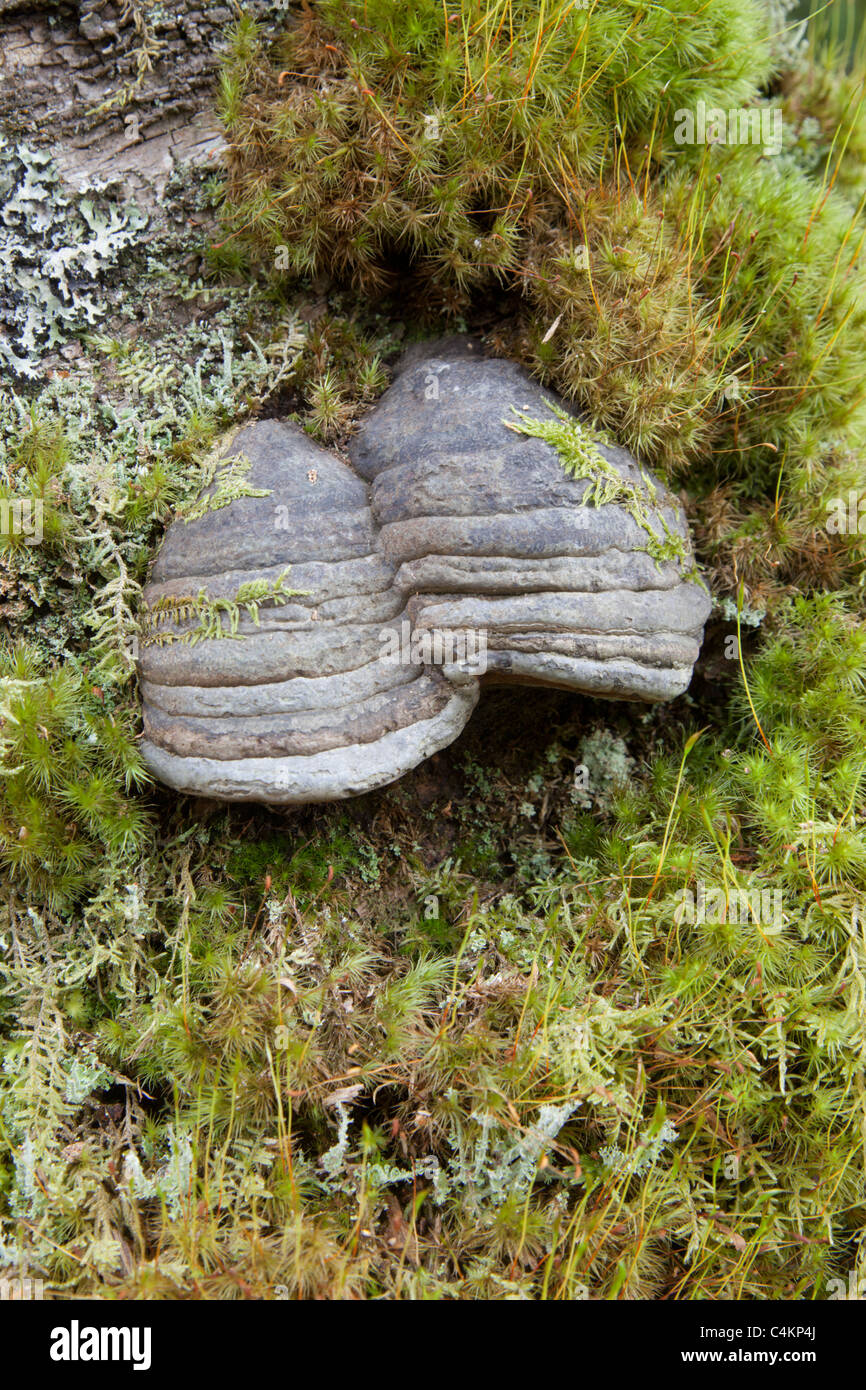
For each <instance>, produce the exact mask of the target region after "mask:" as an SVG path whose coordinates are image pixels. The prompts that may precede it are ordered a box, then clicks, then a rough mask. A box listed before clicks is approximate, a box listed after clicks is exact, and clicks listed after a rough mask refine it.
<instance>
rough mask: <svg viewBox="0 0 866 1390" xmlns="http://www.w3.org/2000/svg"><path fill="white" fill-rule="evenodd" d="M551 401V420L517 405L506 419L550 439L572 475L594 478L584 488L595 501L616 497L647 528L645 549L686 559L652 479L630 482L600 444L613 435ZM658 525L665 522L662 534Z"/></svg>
mask: <svg viewBox="0 0 866 1390" xmlns="http://www.w3.org/2000/svg"><path fill="white" fill-rule="evenodd" d="M548 405H549V406H550V410H551V412H552V414H553V417H554V418H553V419H552V420H534V419H533V418H532V417H531V416H530V415H529V414H527V412H526V411H515V414H516V415H517V417H518V418H517V420H516V421H509V420H506V422H505V423H506V425H507V426H508V428H509V429H513V430H516V431H517V432H518V433H520V434H528V435H531V436H532V437H533V438H535V439H543V440H544V441H545V442H546V443H548V444H552V445H553V447H554V449H556V451H557V453H558V454H559V456H560V459H561V460H562V464H563V467H564V468H565V470H566V472H567V473H570V474H571V476H572V478H579V479H583V478H586V479H588V480H589V481H590V482H591V483H592V486H591V487H590V488H588V489H587V492H586V494H585V497H586V499H588V500H589V502H590V503H591V504H592V506H594V507H604V506H606V505H608V504H614V503H615V504H616V505H617V506H620V507H622V508H623V509H624V510H625V511H627V512H628V514H629V516H630V517H632V518H633V519H634V521H636V522H637V524H638V526H639V527H640V528H641V530H642V531H645V532H646V534H647V537H648V543H647V546H646V549H647V550H648V551H649V553H650V554H651V555H653V556H654V557H655V558H656V561H657V562H658V561H659V560H661V559H680V560H685V556H686V550H685V544H684V542H683V538H682V536H677V535H675V534H674V533H673V531H671V528H670V527H669V526H668V524H667V522H666V520H665V518H664V516H663V515H662V513H661V512H660V511H659V510H658V508H657V507H656V506H655V503H656V500H657V498H658V489H657V488H656V485H655V483H654V482H653V481H652V479H651V478H648V477H647V475H646V474H645V473H643V474H642V475H641V477H642V479H643V488H639V487H637V486H636V484H634V483H631V482H629V480H628V479H627V478H625V477H624V476H623V474H622V473H621V472H620V471H619V469H618V468H615V467H614V465H613V464H612V463H610V462H609V461H608V460H607V459H606V458H605V456H604V454H603V453H602V452H601V450H600V449H599V448H598V445H599V444H610V443H611V441H610V440H609V439H605V437H604V435H602V434H600V433H599V432H598V431H597V430H593V429H590V428H589V427H588V426H586V425H584V424H581V422H580V421H579V420H576V419H574V417H573V416H571V415H569V414H568V413H567V412H566V411H564V410H563V409H562V407H561V406H558V405H554V404H553V402H550V401H549V402H548ZM656 526H659V527H660V528H661V534H660V532H659V531H658V530H657V529H656ZM662 536H663V537H664V539H662Z"/></svg>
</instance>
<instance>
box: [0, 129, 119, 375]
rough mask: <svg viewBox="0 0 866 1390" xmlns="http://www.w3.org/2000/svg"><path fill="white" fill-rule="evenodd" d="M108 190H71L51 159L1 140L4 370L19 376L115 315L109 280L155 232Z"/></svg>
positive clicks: (0, 349) (0, 353)
mask: <svg viewBox="0 0 866 1390" xmlns="http://www.w3.org/2000/svg"><path fill="white" fill-rule="evenodd" d="M108 187H109V185H106V184H93V185H91V186H90V187H88V188H83V189H81V190H80V191H79V192H78V193H75V192H73V191H72V190H70V189H66V188H64V186H63V185H62V184H61V181H60V177H59V175H58V173H57V170H56V168H55V166H54V163H53V161H52V159H51V156H50V154H48V153H47V152H46V151H45V150H33V149H30V148H28V146H27V145H23V144H19V145H14V146H13V145H10V144H9V143H8V142H7V141H6V140H4V139H3V137H2V136H0V259H2V263H3V276H2V278H0V363H3V364H5V365H6V366H7V367H8V368H10V369H11V370H12V371H13V372H15V373H16V374H17V375H18V376H24V377H38V376H39V375H40V369H41V364H42V360H43V358H44V356H45V354H46V353H47V352H48V351H50V350H51V349H52V348H54V347H57V346H59V345H61V344H62V343H64V342H65V341H66V340H67V339H68V338H70V337H72V336H73V335H74V334H75V333H76V332H79V331H80V330H81V329H83V328H84V327H86V326H88V325H89V326H93V325H94V324H96V323H97V322H98V321H99V319H100V318H101V317H102V315H103V314H104V313H105V312H106V309H107V308H108V304H107V302H106V295H105V288H104V281H105V276H106V274H107V272H108V271H110V270H112V269H113V268H114V267H115V266H116V265H117V263H118V260H119V257H120V254H121V252H122V251H124V250H126V249H127V248H128V247H129V246H130V245H132V243H133V242H135V241H136V239H137V238H138V236H139V233H140V232H141V231H142V229H143V228H144V227H145V226H146V224H147V218H146V217H145V216H144V215H143V214H142V213H141V212H140V211H139V210H138V209H137V208H136V207H134V206H129V207H125V208H120V207H118V206H117V205H116V204H115V203H114V202H112V201H111V200H110V199H109V198H108V197H107V196H106V190H107V188H108Z"/></svg>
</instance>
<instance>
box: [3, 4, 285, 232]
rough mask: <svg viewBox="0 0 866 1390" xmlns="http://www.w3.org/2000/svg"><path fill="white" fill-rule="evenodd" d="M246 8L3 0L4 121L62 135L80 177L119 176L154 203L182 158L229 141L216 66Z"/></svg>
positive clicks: (71, 170) (14, 131)
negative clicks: (219, 113) (220, 112)
mask: <svg viewBox="0 0 866 1390" xmlns="http://www.w3.org/2000/svg"><path fill="white" fill-rule="evenodd" d="M245 8H246V10H247V11H248V12H250V13H252V14H254V15H259V16H265V15H266V14H267V12H268V11H269V10H271V9H272V8H273V7H272V6H271V5H268V4H265V3H262V0H258V2H257V0H252V3H248V4H247V5H246V6H245ZM237 12H238V6H237V4H236V3H235V0H231V3H226V4H208V3H206V0H205V3H203V2H202V0H171V3H156V0H78V3H64V2H63V0H54V2H53V3H52V0H47V3H42V4H35V3H33V0H30V3H26V0H0V129H3V130H4V131H5V132H6V133H7V134H9V135H11V136H12V137H13V138H18V139H21V140H24V141H26V142H27V143H29V144H31V145H46V146H50V147H51V149H52V152H53V154H54V156H55V161H56V164H57V167H58V169H59V171H60V173H61V175H62V176H63V177H64V178H65V179H66V180H68V181H69V182H70V183H71V184H73V185H75V184H80V183H84V182H89V181H92V180H96V179H100V180H118V181H119V182H120V183H121V185H122V187H123V188H124V190H125V191H126V192H127V193H128V194H129V195H130V196H135V197H136V198H137V200H138V201H139V203H140V204H141V205H142V206H145V207H146V206H147V205H148V204H149V203H152V202H154V201H158V200H159V198H160V197H161V196H162V192H163V190H164V188H165V184H166V181H167V180H168V178H169V176H170V175H171V173H172V171H173V170H174V168H175V166H176V165H177V164H179V163H183V162H187V161H190V162H192V163H206V162H208V161H209V160H212V159H214V158H215V157H216V156H218V154H219V152H220V149H221V147H222V139H221V134H220V130H219V126H218V124H217V121H216V118H215V115H214V111H213V101H212V93H213V85H214V75H215V72H216V69H217V66H218V63H219V60H220V55H221V52H222V49H223V47H224V44H225V37H226V32H227V30H228V29H229V27H230V26H231V24H232V22H233V20H234V19H235V18H236V15H237Z"/></svg>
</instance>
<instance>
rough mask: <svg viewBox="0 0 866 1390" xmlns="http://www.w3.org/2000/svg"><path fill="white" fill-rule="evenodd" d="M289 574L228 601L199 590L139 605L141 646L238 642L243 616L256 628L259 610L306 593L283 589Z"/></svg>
mask: <svg viewBox="0 0 866 1390" xmlns="http://www.w3.org/2000/svg"><path fill="white" fill-rule="evenodd" d="M237 495H238V496H242V497H249V496H251V495H255V496H263V495H265V494H262V493H256V494H251V493H249V492H243V493H239V494H237ZM230 500H234V499H233V498H229V499H227V500H225V501H222V502H220V504H219V505H220V506H227V505H228V501H230ZM288 574H289V571H288V569H285V570H283V572H282V574H281V575H280V577H279V579H274V580H269V579H251V580H247V581H246V582H245V583H244V584H241V585H240V586H239V588H238V590H237V593H236V594H235V596H234V598H231V599H229V598H209V597H208V594H207V590H206V589H204V588H202V589H199V591H198V594H196V595H192V594H187V595H180V596H178V595H174V594H172V595H167V594H166V595H163V597H162V598H158V599H157V600H156V602H155V603H153V604H147V603H142V605H141V609H140V614H141V634H142V635H141V644H142V646H143V647H149V646H157V647H162V646H166V645H168V644H170V643H172V642H183V643H186V644H187V645H188V646H190V647H194V646H195V645H196V643H197V642H206V641H207V642H213V641H218V640H219V639H220V638H224V637H233V638H237V639H238V640H240V639H241V638H242V636H243V634H242V633H240V632H238V624H239V623H240V620H241V616H242V615H243V614H244V613H246V614H247V616H248V617H249V618H251V619H252V622H253V624H254V626H255V627H258V626H259V609H260V608H268V607H274V608H279V607H281V606H282V605H284V604H286V603H288V601H289V599H291V598H297V597H299V596H301V595H306V594H307V593H308V592H309V590H306V589H289V588H288V587H287V586H286V579H287V578H288ZM193 621H195V627H190V628H186V629H185V630H184V631H181V632H175V631H171V632H166V631H164V627H165V625H166V624H168V623H171V624H172V626H173V627H180V626H181V625H182V624H183V623H191V622H193Z"/></svg>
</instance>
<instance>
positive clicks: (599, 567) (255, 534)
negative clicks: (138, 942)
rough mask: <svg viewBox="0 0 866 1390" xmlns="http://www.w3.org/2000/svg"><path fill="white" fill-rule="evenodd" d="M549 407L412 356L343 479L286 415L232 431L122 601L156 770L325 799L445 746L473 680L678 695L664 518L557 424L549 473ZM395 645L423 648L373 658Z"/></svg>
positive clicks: (589, 443) (689, 640) (696, 633)
mask: <svg viewBox="0 0 866 1390" xmlns="http://www.w3.org/2000/svg"><path fill="white" fill-rule="evenodd" d="M553 405H554V411H553V412H551V409H550V402H549V400H548V397H547V395H546V394H545V393H543V392H542V391H541V390H540V389H539V387H538V386H537V385H535V384H534V383H533V382H532V381H531V380H529V379H528V378H527V377H526V376H525V374H524V373H523V372H522V371H521V370H520V369H519V368H518V367H516V366H515V365H514V364H513V363H511V362H505V361H498V360H490V359H483V358H481V357H479V355H478V353H477V351H473V349H472V348H471V347H470V346H469V345H468V344H462V345H460V346H451V345H448V346H445V347H443V348H441V349H439V350H438V351H435V350H434V351H433V352H432V355H431V348H430V345H427V346H426V347H425V348H422V349H421V350H415V351H414V352H410V353H409V354H407V357H406V358H405V359H404V363H403V366H402V369H401V371H400V373H399V375H398V377H397V379H396V381H395V382H394V384H393V385H392V386H391V387H390V389H389V390H388V391H386V393H385V395H384V396H383V397H382V399H381V400H380V401H379V402H378V404H377V405H376V406H375V407H374V408H373V410H372V411H371V412H370V414H369V416H368V417H367V419H366V421H365V423H364V425H363V427H362V429H361V430H360V432H359V433H358V435H357V436H356V438H355V439H354V441H353V444H352V447H351V449H350V458H351V466H350V465H349V464H347V463H344V462H343V461H342V460H341V459H339V458H337V457H336V456H335V455H333V454H331V453H329V452H327V451H326V450H324V449H322V448H320V447H319V446H318V445H316V444H315V443H313V442H312V440H310V439H309V438H308V436H307V435H306V434H305V433H304V432H303V430H301V429H299V428H297V427H296V426H294V425H289V424H283V423H280V422H278V421H273V420H268V421H260V422H257V423H255V424H252V425H248V426H246V427H245V428H243V429H242V430H241V431H240V432H239V433H238V434H237V435H236V436H235V438H234V440H233V441H232V444H231V446H230V449H229V451H227V453H226V454H225V455H224V458H225V463H222V461H221V463H220V465H219V468H218V472H217V476H216V478H215V479H214V480H212V481H211V482H210V483H209V484H208V487H206V488H205V490H204V492H203V494H202V497H201V498H200V499H199V501H198V502H197V503H196V504H194V506H193V507H192V508H191V509H188V511H187V514H186V515H185V516H184V517H183V518H181V519H179V520H178V521H176V522H175V523H174V524H173V525H172V526H171V527H170V528H169V530H168V533H167V535H166V538H165V542H164V544H163V546H162V549H161V551H160V554H159V556H158V557H157V560H156V563H155V565H154V568H153V574H152V577H151V582H150V583H149V584H148V586H147V588H146V590H145V596H144V597H145V615H144V621H143V634H142V643H141V657H140V673H141V684H142V696H143V703H144V731H145V741H144V743H143V753H144V757H145V761H146V762H147V764H148V766H149V767H150V768H151V770H152V771H153V772H154V773H155V775H156V776H157V777H159V778H160V779H161V780H162V781H163V782H166V783H168V785H169V786H172V787H175V788H177V789H178V790H180V791H184V792H193V793H197V794H199V795H206V796H212V797H218V798H221V799H224V800H232V801H266V802H305V801H328V800H331V799H337V798H341V797H347V796H354V795H358V794H360V793H362V792H365V791H370V790H372V789H373V788H375V787H381V786H384V785H385V784H387V783H388V782H392V781H394V780H395V779H396V778H398V777H400V776H402V775H403V773H405V772H407V771H409V769H410V768H413V767H415V766H416V765H417V764H418V763H419V762H421V761H422V760H423V759H424V758H427V757H429V756H430V754H432V753H434V752H436V751H437V750H438V749H440V748H443V747H445V746H446V745H447V744H449V743H451V742H452V740H453V739H455V738H456V737H457V736H458V734H459V733H460V732H461V731H462V729H463V728H464V727H465V725H466V722H467V720H468V719H469V716H470V714H471V713H472V710H473V708H474V707H475V704H476V703H477V700H478V695H479V689H480V684H481V682H482V681H498V682H505V681H516V682H524V683H525V682H533V683H538V684H542V685H551V686H558V687H561V688H563V689H566V690H576V691H584V692H588V693H590V694H593V695H604V696H609V697H610V698H612V699H620V700H666V699H671V698H672V697H674V696H676V695H679V694H681V693H682V692H683V691H684V690H685V689H686V687H687V686H688V684H689V681H690V679H691V674H692V668H693V666H694V662H695V659H696V657H697V655H698V651H699V649H700V642H701V638H702V635H703V625H704V622H705V621H706V618H707V615H708V613H709V608H710V603H709V599H708V596H707V594H706V592H705V590H704V588H703V587H702V585H701V584H700V582H699V581H697V580H696V578H695V577H694V569H693V562H692V559H691V548H690V544H689V536H688V530H687V527H686V523H685V519H684V517H683V514H682V509H681V508H680V507H679V505H678V503H677V502H676V501H675V499H674V498H672V497H671V496H670V495H669V494H668V493H666V492H665V490H664V489H663V488H662V486H661V485H660V484H655V483H652V482H650V481H649V480H648V479H647V478H646V476H645V475H644V474H643V473H642V472H641V470H640V469H639V467H638V465H637V464H636V462H635V460H634V459H633V458H632V457H631V455H630V454H629V453H627V451H626V450H624V449H620V448H617V447H615V446H613V445H607V444H605V443H602V442H599V440H598V439H597V437H596V436H593V435H591V434H590V433H589V432H588V431H587V432H586V436H585V438H584V437H583V436H582V435H581V434H580V432H579V431H580V426H579V425H577V424H575V428H576V429H577V431H578V433H577V434H576V435H573V436H572V443H573V444H574V447H575V449H576V450H577V454H576V457H577V459H578V461H579V465H580V466H579V467H578V466H575V467H572V468H571V469H569V466H568V463H569V460H568V455H567V451H566V452H564V453H562V454H561V453H559V452H558V451H557V448H555V447H554V445H553V444H552V443H551V442H550V440H551V439H552V438H553V439H555V438H557V436H556V435H555V434H551V432H550V430H549V429H548V428H547V427H546V426H545V424H544V422H545V421H547V422H550V421H553V422H554V424H555V425H556V424H557V423H558V424H559V426H560V428H561V429H564V430H566V431H568V429H569V427H570V417H568V416H567V415H562V414H560V413H559V411H560V407H559V405H558V403H557V402H555V401H554V402H553ZM515 426H516V428H515ZM587 449H589V450H590V452H593V451H598V455H597V456H598V461H599V470H598V473H597V474H596V475H593V470H592V467H591V458H590V453H588V452H587ZM239 459H240V460H242V465H241V467H238V466H237V465H236V463H234V462H233V461H236V460H239ZM617 475H618V476H617ZM227 492H230V494H231V495H230V496H227V495H226V494H227ZM606 497H611V498H613V499H614V500H612V501H601V502H599V499H601V498H606ZM653 538H655V544H653ZM407 635H408V636H409V637H410V638H411V643H409V644H407V642H406V638H407ZM437 635H438V637H437ZM467 636H468V637H470V639H475V645H473V641H472V640H469V641H467V640H466V639H467ZM425 637H426V638H428V639H432V638H434V637H437V643H434V642H432V640H431V641H428V642H427V643H426V644H425V643H424V642H423V641H422V640H421V639H423V638H425ZM227 639H228V640H227ZM485 643H486V651H485V652H484V660H483V661H482V660H479V652H478V648H479V647H480V648H483V646H484V644H485ZM410 649H411V651H412V652H417V651H419V650H420V651H422V652H424V653H426V654H427V656H428V657H430V659H428V660H426V661H418V660H412V661H407V662H406V664H401V662H400V661H399V660H397V661H394V660H388V659H386V657H385V653H386V652H391V653H393V652H394V651H395V650H396V651H398V652H402V653H406V652H407V651H409V650H410ZM431 652H432V653H433V655H432V656H431ZM440 653H441V654H442V656H441V660H439V661H438V663H437V660H436V658H437V657H438V656H439V655H440Z"/></svg>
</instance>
